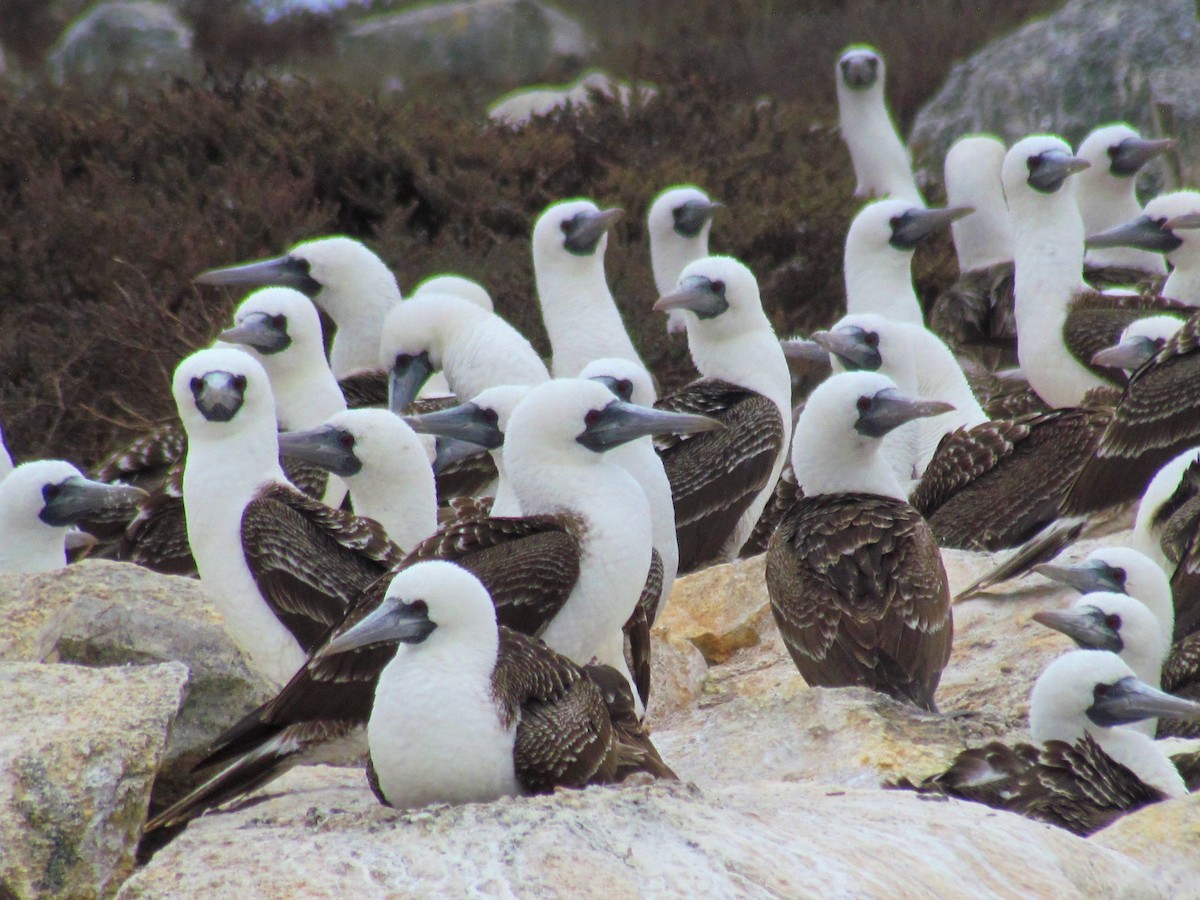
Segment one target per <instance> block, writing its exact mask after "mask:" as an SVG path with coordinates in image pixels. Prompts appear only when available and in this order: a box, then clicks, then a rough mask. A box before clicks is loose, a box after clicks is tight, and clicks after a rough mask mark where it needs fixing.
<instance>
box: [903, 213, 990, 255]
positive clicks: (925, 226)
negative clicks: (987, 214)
mask: <svg viewBox="0 0 1200 900" xmlns="http://www.w3.org/2000/svg"><path fill="white" fill-rule="evenodd" d="M973 212H975V209H974V208H973V207H970V206H947V207H946V208H945V209H924V208H922V207H920V206H914V207H913V208H912V209H910V210H908V212H906V213H904V214H903V215H900V216H896V217H895V218H894V219H892V237H891V240H890V241H888V243H890V244H891V245H892V246H893V247H895V248H896V249H897V250H912V249H913V248H914V247H916V246H917V244H919V243H921V241H923V240H925V239H926V238H927V237H929V236H930V235H931V234H933V233H935V232H937V231H940V230H941V229H943V228H948V227H949V226H950V223H951V222H957V221H958V220H959V219H961V218H962V217H963V216H969V215H970V214H971V213H973Z"/></svg>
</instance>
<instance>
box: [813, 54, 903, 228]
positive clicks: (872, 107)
mask: <svg viewBox="0 0 1200 900" xmlns="http://www.w3.org/2000/svg"><path fill="white" fill-rule="evenodd" d="M885 74H886V70H885V67H884V64H883V57H881V56H880V55H879V54H878V53H877V52H876V51H875V49H874V48H873V47H868V46H866V45H855V46H851V47H847V48H846V50H845V51H843V52H842V55H841V56H840V57H839V58H838V61H837V66H836V68H835V70H834V79H835V81H836V82H837V98H838V119H839V122H840V124H841V132H842V140H843V141H845V142H846V147H847V148H848V149H849V150H850V161H851V162H852V163H853V165H854V177H855V179H856V180H857V184H856V185H855V188H854V196H855V197H895V198H897V199H902V200H907V201H908V202H909V203H915V204H917V205H918V206H924V205H925V200H924V199H923V198H922V197H921V192H920V191H919V190H917V184H916V182H915V181H914V180H913V174H912V160H911V159H910V157H909V155H908V150H907V149H906V148H905V146H904V144H903V142H901V140H900V135H899V134H897V132H896V126H895V125H894V124H893V123H892V117H891V116H890V115H889V114H888V110H887V105H886V103H885V101H884V97H883V82H884V76H885Z"/></svg>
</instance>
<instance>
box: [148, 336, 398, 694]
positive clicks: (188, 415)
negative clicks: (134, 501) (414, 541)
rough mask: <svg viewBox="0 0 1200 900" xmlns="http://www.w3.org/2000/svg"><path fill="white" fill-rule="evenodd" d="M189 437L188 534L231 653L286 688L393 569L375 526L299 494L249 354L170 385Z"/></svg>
mask: <svg viewBox="0 0 1200 900" xmlns="http://www.w3.org/2000/svg"><path fill="white" fill-rule="evenodd" d="M172 390H173V393H174V395H175V403H176V406H177V408H178V410H179V417H180V419H182V421H183V427H184V429H185V430H186V431H187V438H188V453H187V461H186V464H185V467H184V472H183V502H184V508H185V512H186V516H187V534H188V540H189V542H190V544H191V548H192V554H193V556H194V557H195V559H196V566H197V569H198V570H199V573H200V579H201V581H202V582H203V584H204V587H205V589H206V590H207V591H208V593H209V596H211V597H212V599H213V601H214V602H215V603H216V606H217V608H218V609H219V610H220V611H221V614H222V616H223V617H224V619H225V627H226V628H227V629H228V630H229V633H230V636H231V637H232V638H233V640H234V642H235V643H236V644H237V645H238V646H239V647H241V648H242V650H243V651H245V652H246V654H247V655H248V656H249V657H250V659H251V660H252V661H253V663H254V665H255V666H256V667H257V668H258V669H260V670H261V671H262V672H263V673H264V674H265V675H266V676H267V677H268V678H271V679H272V680H274V681H275V682H277V683H280V684H282V683H286V682H287V680H288V679H289V678H291V676H292V675H293V674H294V673H295V672H296V670H297V669H299V668H300V666H301V665H302V664H303V663H304V660H305V659H306V658H307V655H308V652H309V651H310V650H311V649H312V648H313V646H315V645H316V643H317V642H318V641H320V640H321V639H322V638H323V637H324V635H325V634H326V632H328V631H329V629H330V628H331V627H332V626H333V625H336V624H337V623H338V622H341V621H342V619H343V618H344V617H345V615H346V612H347V610H348V609H349V608H350V603H351V601H352V600H353V598H354V597H355V596H357V595H358V593H359V591H361V590H362V589H363V588H365V587H366V586H367V585H368V584H370V583H371V582H372V581H374V580H375V579H377V578H378V577H379V576H380V575H382V574H383V573H384V572H386V571H387V568H388V566H389V565H391V564H392V563H393V562H395V561H396V559H397V556H398V554H397V551H396V548H395V547H394V545H393V544H392V543H391V542H390V541H389V540H388V539H387V536H386V535H385V534H384V533H383V529H382V528H381V527H380V526H379V525H378V524H377V523H375V522H372V521H370V520H367V519H359V518H357V517H355V516H352V515H350V514H348V513H343V512H340V511H338V510H334V509H331V508H329V507H327V506H325V505H324V504H323V503H320V502H318V501H316V500H313V499H312V498H311V497H308V496H306V495H305V494H303V493H301V492H300V491H298V490H296V489H295V488H294V487H293V486H292V485H291V484H290V483H289V482H288V481H287V479H286V478H285V477H284V474H283V470H282V469H281V468H280V465H279V442H278V438H277V433H276V430H275V404H274V399H273V397H272V395H271V386H270V383H269V382H268V380H267V373H266V372H265V371H263V368H262V366H261V365H259V363H258V362H257V361H256V360H254V359H253V358H252V357H251V356H250V355H249V354H247V353H244V352H242V351H241V350H236V349H228V348H212V349H208V350H201V351H199V352H197V353H194V354H192V355H191V356H189V357H188V358H187V359H185V360H184V361H183V362H181V363H180V364H179V366H178V367H177V368H176V370H175V378H174V383H173V386H172Z"/></svg>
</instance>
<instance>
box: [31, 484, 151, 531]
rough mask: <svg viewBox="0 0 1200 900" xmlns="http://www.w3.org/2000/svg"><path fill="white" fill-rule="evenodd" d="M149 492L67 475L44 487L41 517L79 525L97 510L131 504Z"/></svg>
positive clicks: (51, 522) (53, 522) (52, 522)
mask: <svg viewBox="0 0 1200 900" xmlns="http://www.w3.org/2000/svg"><path fill="white" fill-rule="evenodd" d="M148 496H149V495H148V494H147V493H146V492H145V491H143V490H142V489H141V488H135V487H133V486H132V485H128V484H105V483H104V482H102V481H92V480H90V479H88V478H84V477H83V476H82V475H73V476H71V477H70V478H64V479H63V480H62V481H60V482H58V484H48V485H46V486H45V487H44V488H42V498H43V500H44V501H45V503H44V504H43V506H42V511H41V512H39V513H38V518H39V519H41V520H42V521H43V522H45V523H46V524H47V525H53V526H55V527H58V528H62V527H66V526H67V525H77V524H79V523H80V522H82V521H83V520H84V519H86V518H88V517H89V516H91V515H92V514H93V513H97V512H100V511H101V510H105V509H118V508H120V507H123V506H130V505H133V504H136V503H138V502H140V501H142V500H145V499H146V497H148Z"/></svg>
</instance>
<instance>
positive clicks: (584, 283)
mask: <svg viewBox="0 0 1200 900" xmlns="http://www.w3.org/2000/svg"><path fill="white" fill-rule="evenodd" d="M622 215H623V211H622V210H620V209H616V208H614V209H606V210H600V209H599V208H597V206H596V204H594V203H592V202H591V201H590V200H563V201H562V202H560V203H555V204H554V205H552V206H550V207H548V208H547V209H546V211H545V212H543V213H542V214H541V216H540V217H539V218H538V220H537V222H536V223H535V224H534V226H533V273H534V277H535V279H536V281H537V294H538V303H539V304H540V306H541V309H542V321H543V322H544V323H545V325H546V334H547V335H548V336H549V337H550V353H551V357H552V360H551V365H550V369H551V372H552V373H553V375H554V377H555V378H574V377H575V376H576V375H578V374H579V373H580V372H581V371H582V370H583V367H584V366H586V365H587V364H588V363H589V362H591V361H592V360H593V359H605V358H607V357H612V356H619V357H621V358H622V359H628V360H629V361H631V362H635V363H637V364H638V365H639V366H642V367H643V368H644V367H645V363H643V362H642V358H641V357H640V356H638V352H637V350H635V349H634V347H633V342H632V341H631V340H630V339H629V333H628V332H627V331H626V330H625V323H624V322H622V321H621V314H620V313H619V312H618V311H617V304H616V302H615V301H614V300H613V296H612V292H611V291H609V289H608V281H607V279H606V278H605V276H604V251H605V250H606V249H607V248H608V231H609V229H610V228H612V226H613V225H614V224H615V223H616V221H617V220H618V219H619V218H620V217H621V216H622Z"/></svg>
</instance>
